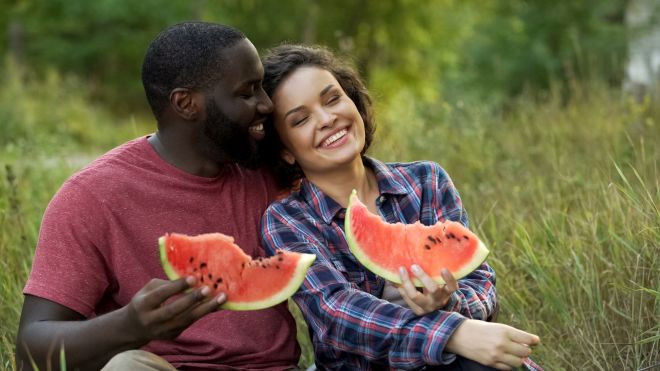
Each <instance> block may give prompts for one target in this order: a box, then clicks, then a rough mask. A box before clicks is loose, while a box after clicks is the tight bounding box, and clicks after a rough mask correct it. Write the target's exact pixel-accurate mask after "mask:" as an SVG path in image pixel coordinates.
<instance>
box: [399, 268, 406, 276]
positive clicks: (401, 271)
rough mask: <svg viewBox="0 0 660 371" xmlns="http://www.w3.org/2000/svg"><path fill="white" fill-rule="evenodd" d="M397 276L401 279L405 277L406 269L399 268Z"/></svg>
mask: <svg viewBox="0 0 660 371" xmlns="http://www.w3.org/2000/svg"><path fill="white" fill-rule="evenodd" d="M399 274H400V275H402V276H403V277H406V276H407V275H408V272H406V268H404V267H399Z"/></svg>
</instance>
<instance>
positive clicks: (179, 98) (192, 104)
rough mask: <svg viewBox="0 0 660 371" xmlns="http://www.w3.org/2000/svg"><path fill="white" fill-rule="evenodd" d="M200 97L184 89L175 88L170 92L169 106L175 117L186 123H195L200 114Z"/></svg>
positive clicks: (201, 105)
mask: <svg viewBox="0 0 660 371" xmlns="http://www.w3.org/2000/svg"><path fill="white" fill-rule="evenodd" d="M202 98H203V97H202V95H201V94H198V93H195V92H194V91H192V90H190V89H186V88H176V89H173V90H172V91H171V92H170V105H171V106H172V109H173V110H174V112H176V113H177V115H179V116H181V117H182V118H183V119H185V120H188V121H195V120H197V119H198V118H199V115H200V113H201V112H202V108H203V102H202Z"/></svg>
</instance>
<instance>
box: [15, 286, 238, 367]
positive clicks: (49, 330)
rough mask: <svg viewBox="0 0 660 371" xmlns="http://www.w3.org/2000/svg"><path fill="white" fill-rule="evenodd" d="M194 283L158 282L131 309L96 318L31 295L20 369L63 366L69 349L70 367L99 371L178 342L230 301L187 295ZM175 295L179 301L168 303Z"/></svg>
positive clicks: (22, 328) (204, 293)
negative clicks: (161, 343) (144, 349)
mask: <svg viewBox="0 0 660 371" xmlns="http://www.w3.org/2000/svg"><path fill="white" fill-rule="evenodd" d="M194 283H195V281H194V278H192V277H189V278H188V279H179V280H176V281H164V280H159V279H153V280H151V281H150V282H149V283H148V284H147V285H145V286H144V287H143V288H142V289H141V290H140V291H138V293H137V294H136V295H135V296H134V297H133V299H132V300H131V302H130V303H129V304H128V305H126V306H125V307H123V308H120V309H118V310H115V311H113V312H109V313H106V314H104V315H101V316H98V317H94V318H91V319H85V318H84V316H82V315H81V314H79V313H77V312H75V311H73V310H71V309H69V308H67V307H65V306H62V305H60V304H57V303H55V302H52V301H50V300H46V299H42V298H39V297H36V296H32V295H26V296H25V302H24V304H23V311H22V313H21V321H20V325H19V329H18V338H17V341H16V364H17V367H18V369H19V370H32V361H34V363H35V364H36V365H37V366H38V367H39V368H41V369H46V368H47V366H46V365H48V364H58V362H59V358H58V357H59V349H60V346H61V345H63V346H64V350H65V352H66V362H67V365H68V366H69V367H71V368H76V369H81V370H86V369H90V370H98V369H100V368H101V367H103V365H104V364H105V363H107V362H108V361H109V360H110V358H112V356H114V355H115V354H117V353H119V352H122V351H124V350H129V349H136V348H139V347H141V346H143V345H145V344H146V343H148V342H149V341H151V340H155V339H173V338H175V337H176V336H178V335H179V333H181V332H182V331H183V330H184V329H186V328H187V327H188V326H189V325H190V324H192V323H193V322H195V321H196V320H198V319H199V318H201V317H202V316H204V315H206V314H208V313H210V312H213V311H216V310H217V309H218V307H219V305H220V304H221V303H222V302H224V300H225V296H224V294H221V295H220V296H218V297H217V298H213V299H212V298H210V297H209V294H210V293H211V290H210V289H209V288H208V287H205V288H199V289H193V290H189V291H187V292H184V291H186V290H187V289H188V288H189V287H190V286H191V285H194ZM173 296H177V297H176V299H174V300H168V299H170V298H172V297H173ZM166 301H167V303H165V302H166Z"/></svg>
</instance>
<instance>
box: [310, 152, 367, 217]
mask: <svg viewBox="0 0 660 371" xmlns="http://www.w3.org/2000/svg"><path fill="white" fill-rule="evenodd" d="M306 177H307V180H309V181H310V182H312V183H314V185H316V186H317V187H319V189H321V191H323V193H325V194H326V195H328V196H330V197H331V198H332V199H333V200H335V201H336V202H337V203H338V204H339V205H341V206H342V207H346V206H348V198H349V197H350V195H351V192H352V191H353V190H354V189H355V190H356V191H357V194H358V197H359V198H360V200H361V201H362V202H364V203H365V204H366V205H367V208H368V209H369V210H370V211H372V212H377V210H376V198H377V197H378V195H379V194H380V192H379V190H378V181H377V180H376V174H374V172H373V170H372V169H370V168H367V167H366V166H364V163H363V162H362V158H358V159H357V161H354V162H353V163H351V164H348V165H346V166H345V167H342V168H338V169H335V170H333V171H326V172H323V173H317V174H306Z"/></svg>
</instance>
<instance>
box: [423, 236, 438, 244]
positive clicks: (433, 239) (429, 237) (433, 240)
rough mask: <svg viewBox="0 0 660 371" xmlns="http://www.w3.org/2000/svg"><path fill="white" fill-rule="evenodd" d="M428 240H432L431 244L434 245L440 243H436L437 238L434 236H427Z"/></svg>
mask: <svg viewBox="0 0 660 371" xmlns="http://www.w3.org/2000/svg"><path fill="white" fill-rule="evenodd" d="M426 238H428V239H429V240H431V242H433V243H438V241H436V240H435V238H433V236H426Z"/></svg>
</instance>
